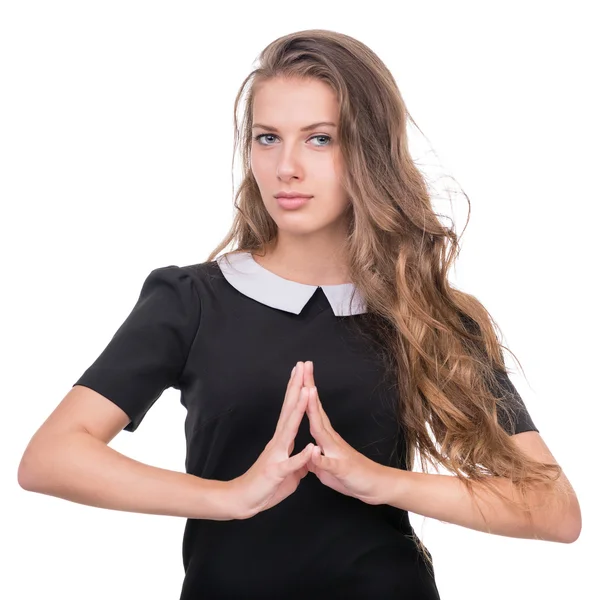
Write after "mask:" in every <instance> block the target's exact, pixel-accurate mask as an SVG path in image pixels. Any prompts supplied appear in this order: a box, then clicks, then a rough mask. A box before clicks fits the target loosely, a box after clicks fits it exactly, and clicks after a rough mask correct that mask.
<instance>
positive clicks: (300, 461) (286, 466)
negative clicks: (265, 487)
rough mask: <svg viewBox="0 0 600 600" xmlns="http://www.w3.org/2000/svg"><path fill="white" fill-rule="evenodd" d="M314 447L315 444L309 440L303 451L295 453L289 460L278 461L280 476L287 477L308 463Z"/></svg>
mask: <svg viewBox="0 0 600 600" xmlns="http://www.w3.org/2000/svg"><path fill="white" fill-rule="evenodd" d="M313 448H314V444H313V443H312V442H309V443H308V445H307V446H306V448H304V450H302V452H298V454H295V455H294V456H291V457H290V458H288V459H287V460H283V461H281V462H280V463H278V471H279V473H278V475H279V476H280V477H287V476H288V475H290V474H291V473H294V472H296V471H297V470H298V469H300V468H301V467H303V466H304V465H306V463H307V462H308V461H309V460H310V457H311V453H312V449H313Z"/></svg>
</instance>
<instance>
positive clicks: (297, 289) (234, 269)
mask: <svg viewBox="0 0 600 600" xmlns="http://www.w3.org/2000/svg"><path fill="white" fill-rule="evenodd" d="M216 260H217V263H218V265H219V268H220V269H221V272H222V273H223V275H224V277H225V279H226V280H227V281H228V282H229V283H230V284H231V285H232V286H233V287H234V288H235V289H236V290H238V292H241V293H242V294H244V295H245V296H248V297H250V298H252V299H253V300H257V301H258V302H261V303H262V304H266V305H267V306H270V307H272V308H278V309H280V310H285V311H287V312H291V313H294V314H297V315H298V314H300V312H301V311H302V309H303V308H304V306H305V305H306V303H307V302H308V301H309V300H310V299H311V298H312V296H313V294H314V293H315V290H316V289H317V288H321V289H322V290H323V293H324V294H325V296H326V297H327V300H329V304H330V305H331V308H332V310H333V313H334V314H335V315H336V316H337V317H345V316H349V315H358V314H362V313H365V312H367V310H366V307H365V303H364V301H363V299H362V296H361V295H360V293H359V291H358V290H356V293H355V295H354V300H353V303H352V306H351V307H350V297H351V295H352V292H353V291H354V290H355V289H356V287H355V285H354V284H353V283H340V284H338V285H307V284H305V283H298V282H297V281H291V280H290V279H284V278H283V277H280V276H279V275H276V274H275V273H272V272H271V271H269V270H268V269H265V268H264V267H263V266H262V265H259V264H258V263H257V262H256V261H255V260H254V257H253V256H252V253H250V252H240V253H230V254H224V255H222V256H219V257H218V258H217V259H216Z"/></svg>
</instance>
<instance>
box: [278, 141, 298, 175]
mask: <svg viewBox="0 0 600 600" xmlns="http://www.w3.org/2000/svg"><path fill="white" fill-rule="evenodd" d="M282 146H283V147H282V150H281V152H280V154H279V160H278V161H277V177H278V178H279V179H280V180H281V181H289V180H290V179H291V178H293V177H300V176H301V174H302V167H301V164H300V160H299V159H298V155H297V153H298V149H294V148H293V146H292V145H291V144H290V145H289V146H288V147H287V148H286V147H285V145H282Z"/></svg>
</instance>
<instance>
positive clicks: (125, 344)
mask: <svg viewBox="0 0 600 600" xmlns="http://www.w3.org/2000/svg"><path fill="white" fill-rule="evenodd" d="M200 308H201V307H200V298H199V295H198V291H197V288H196V286H195V284H194V281H193V279H192V276H191V275H190V274H189V273H188V272H187V271H186V270H185V269H184V268H182V267H177V266H174V265H171V266H168V267H160V268H158V269H154V270H153V271H152V272H151V273H150V274H149V275H148V276H147V277H146V280H145V281H144V283H143V285H142V289H141V292H140V295H139V298H138V300H137V302H136V304H135V306H134V307H133V309H132V311H131V312H130V313H129V315H128V316H127V318H126V319H125V321H124V322H123V323H122V325H121V326H120V327H119V329H118V330H117V331H116V333H115V334H114V335H113V337H112V339H111V340H110V342H109V343H108V345H107V346H106V348H105V349H104V350H103V351H102V353H101V354H100V355H99V356H98V358H97V359H96V360H95V361H94V362H93V363H92V365H90V367H89V368H88V369H87V370H86V371H85V372H84V373H83V375H81V377H80V378H79V379H78V380H77V381H76V382H75V383H74V384H73V386H75V385H83V386H85V387H88V388H90V389H92V390H94V391H96V392H98V393H99V394H102V395H103V396H105V397H106V398H108V399H109V400H111V401H112V402H114V403H115V404H116V405H117V406H118V407H119V408H121V409H122V410H124V411H125V412H126V413H127V415H128V416H129V418H130V419H131V420H130V422H129V424H128V425H127V426H126V427H125V430H126V431H131V432H133V431H135V430H136V429H137V428H138V426H139V424H140V423H141V421H142V419H143V418H144V416H145V415H146V413H147V412H148V410H149V409H150V408H151V407H152V405H153V404H154V403H155V402H156V400H158V398H159V397H160V396H161V394H162V393H163V392H164V390H165V389H167V388H169V387H173V388H176V389H179V376H180V374H181V372H182V371H183V368H184V366H185V364H186V361H187V357H188V354H189V351H190V347H191V345H192V342H193V340H194V337H195V335H196V331H197V329H198V325H199V320H200Z"/></svg>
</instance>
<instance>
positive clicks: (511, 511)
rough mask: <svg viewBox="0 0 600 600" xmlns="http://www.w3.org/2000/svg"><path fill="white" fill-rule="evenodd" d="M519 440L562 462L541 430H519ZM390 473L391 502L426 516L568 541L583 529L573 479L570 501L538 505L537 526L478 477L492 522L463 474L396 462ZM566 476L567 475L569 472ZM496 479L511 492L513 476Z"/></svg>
mask: <svg viewBox="0 0 600 600" xmlns="http://www.w3.org/2000/svg"><path fill="white" fill-rule="evenodd" d="M514 441H515V443H517V444H520V445H521V447H522V448H523V450H525V451H526V452H527V453H528V454H530V455H531V456H533V457H535V458H537V459H539V460H545V461H549V462H556V461H555V460H554V457H553V456H552V454H551V453H550V450H549V449H548V447H547V446H546V444H545V443H544V441H543V439H542V437H541V436H540V434H539V433H537V432H535V431H528V432H524V433H519V434H516V435H515V436H514ZM389 475H390V485H389V486H388V490H389V497H387V498H386V500H385V503H386V504H390V505H391V506H395V507H397V508H401V509H404V510H408V511H410V512H414V513H416V514H419V515H423V516H425V517H433V518H435V519H438V520H440V521H444V522H447V523H454V524H456V525H461V526H463V527H468V528H470V529H476V530H478V531H482V532H487V533H492V534H496V535H505V536H509V537H516V538H529V539H542V540H547V541H554V542H562V543H572V542H574V541H576V540H577V538H578V537H579V534H580V532H581V510H580V507H579V502H578V500H577V496H576V495H575V491H574V490H573V489H572V487H570V484H569V488H570V490H571V494H570V500H569V503H568V505H567V506H564V507H562V508H560V509H556V508H555V509H553V510H539V511H535V512H534V515H533V517H534V519H533V529H532V527H531V525H530V524H529V523H528V521H527V519H526V518H525V514H524V513H522V512H520V511H518V510H517V509H515V508H513V507H511V506H509V505H508V504H507V503H506V502H504V501H503V500H501V499H499V498H498V497H496V496H495V495H492V494H490V492H488V491H487V490H486V489H485V488H483V487H482V486H481V485H479V484H478V482H474V483H473V489H474V490H476V491H477V493H478V494H479V496H480V498H481V499H482V500H483V501H484V502H483V503H480V507H481V510H482V511H483V513H484V514H485V516H486V519H487V520H488V522H489V526H488V525H486V524H485V522H484V520H483V519H482V517H481V515H480V513H479V510H477V507H476V505H475V503H474V502H473V500H472V498H471V496H470V494H469V492H468V490H467V488H466V487H465V485H464V484H463V483H462V482H461V481H460V480H459V479H458V477H455V476H452V475H440V474H435V473H433V474H431V473H418V472H411V471H401V470H398V469H391V468H390V470H389ZM561 478H562V479H566V476H565V475H564V473H563V474H562V475H561ZM493 481H494V484H495V485H497V486H498V488H500V489H501V491H502V492H503V493H504V494H509V495H510V494H511V492H512V489H513V486H512V483H511V482H510V481H509V480H508V479H504V478H501V477H494V478H493ZM567 481H568V480H567ZM542 493H543V492H540V494H542ZM546 493H547V492H546ZM533 496H534V497H533V503H534V504H541V503H542V500H543V497H542V496H539V495H538V494H535V493H534V494H533Z"/></svg>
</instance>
